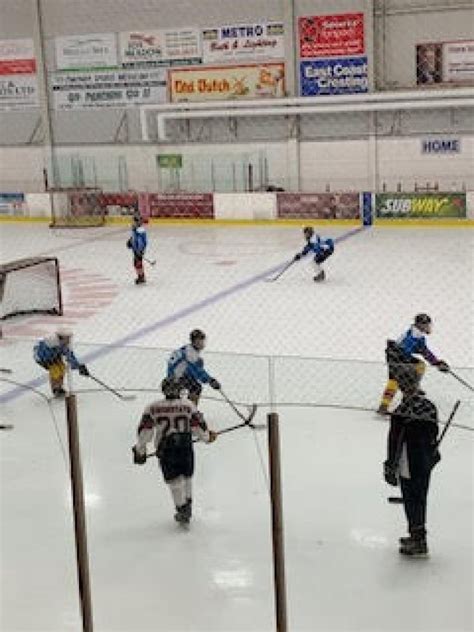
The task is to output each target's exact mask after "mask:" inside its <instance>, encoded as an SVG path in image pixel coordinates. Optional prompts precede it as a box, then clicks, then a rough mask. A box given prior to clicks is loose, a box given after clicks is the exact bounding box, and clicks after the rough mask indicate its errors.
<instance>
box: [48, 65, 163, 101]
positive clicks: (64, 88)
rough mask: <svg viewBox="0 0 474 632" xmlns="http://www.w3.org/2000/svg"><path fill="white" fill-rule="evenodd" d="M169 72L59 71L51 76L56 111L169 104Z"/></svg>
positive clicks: (159, 70)
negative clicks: (167, 73) (167, 102)
mask: <svg viewBox="0 0 474 632" xmlns="http://www.w3.org/2000/svg"><path fill="white" fill-rule="evenodd" d="M166 85H167V84H166V71H165V70H164V69H161V68H157V69H155V70H115V71H103V72H99V71H97V72H56V73H53V74H52V76H51V90H52V93H53V103H54V109H55V110H81V109H87V108H100V107H109V108H129V107H134V106H136V105H144V104H147V103H154V104H156V103H165V102H166V94H167V88H166Z"/></svg>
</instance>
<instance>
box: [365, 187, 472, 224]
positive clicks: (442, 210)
mask: <svg viewBox="0 0 474 632" xmlns="http://www.w3.org/2000/svg"><path fill="white" fill-rule="evenodd" d="M375 213H376V216H377V217H381V218H382V217H391V218H399V219H403V218H411V217H424V218H440V217H466V194H465V193H377V195H376V196H375Z"/></svg>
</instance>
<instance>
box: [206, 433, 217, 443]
mask: <svg viewBox="0 0 474 632" xmlns="http://www.w3.org/2000/svg"><path fill="white" fill-rule="evenodd" d="M216 439H217V432H214V430H209V440H208V443H214V441H215V440H216Z"/></svg>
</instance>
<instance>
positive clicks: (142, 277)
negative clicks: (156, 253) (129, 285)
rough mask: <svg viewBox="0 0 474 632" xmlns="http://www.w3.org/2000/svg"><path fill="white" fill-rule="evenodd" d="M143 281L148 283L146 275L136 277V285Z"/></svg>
mask: <svg viewBox="0 0 474 632" xmlns="http://www.w3.org/2000/svg"><path fill="white" fill-rule="evenodd" d="M141 283H146V279H145V277H144V276H139V277H137V278H136V279H135V285H140V284H141Z"/></svg>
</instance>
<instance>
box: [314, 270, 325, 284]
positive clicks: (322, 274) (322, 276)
mask: <svg viewBox="0 0 474 632" xmlns="http://www.w3.org/2000/svg"><path fill="white" fill-rule="evenodd" d="M325 278H326V273H325V272H324V270H321V272H319V273H318V274H317V275H316V276H315V277H314V280H315V281H316V283H320V282H321V281H324V279H325Z"/></svg>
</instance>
